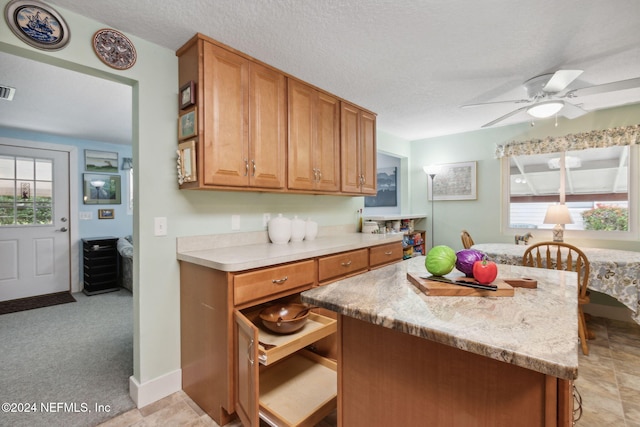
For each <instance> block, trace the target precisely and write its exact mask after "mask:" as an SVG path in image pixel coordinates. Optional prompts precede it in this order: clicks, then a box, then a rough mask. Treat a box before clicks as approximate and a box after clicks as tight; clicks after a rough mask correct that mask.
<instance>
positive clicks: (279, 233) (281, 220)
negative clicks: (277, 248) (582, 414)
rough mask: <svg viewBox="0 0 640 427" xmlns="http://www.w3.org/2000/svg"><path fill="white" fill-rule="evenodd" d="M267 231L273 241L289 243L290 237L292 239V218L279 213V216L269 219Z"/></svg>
mask: <svg viewBox="0 0 640 427" xmlns="http://www.w3.org/2000/svg"><path fill="white" fill-rule="evenodd" d="M267 231H268V233H269V239H270V240H271V243H277V244H284V243H289V239H291V220H290V219H289V218H285V217H283V216H282V214H278V216H277V217H275V218H271V219H270V220H269V224H267Z"/></svg>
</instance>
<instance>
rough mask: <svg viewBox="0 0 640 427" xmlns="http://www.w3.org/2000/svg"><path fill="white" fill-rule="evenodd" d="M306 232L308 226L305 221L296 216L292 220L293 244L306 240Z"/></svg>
mask: <svg viewBox="0 0 640 427" xmlns="http://www.w3.org/2000/svg"><path fill="white" fill-rule="evenodd" d="M305 232H306V224H305V222H304V220H302V219H300V218H298V216H297V215H296V216H294V217H293V219H292V220H291V241H292V242H302V241H303V240H304V235H305Z"/></svg>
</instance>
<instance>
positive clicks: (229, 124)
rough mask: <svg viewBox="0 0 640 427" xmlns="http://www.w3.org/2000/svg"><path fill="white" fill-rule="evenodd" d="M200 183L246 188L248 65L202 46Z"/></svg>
mask: <svg viewBox="0 0 640 427" xmlns="http://www.w3.org/2000/svg"><path fill="white" fill-rule="evenodd" d="M203 71H204V72H203V75H202V82H203V86H204V87H203V93H202V94H203V99H202V100H200V101H201V102H199V105H200V108H201V109H202V111H201V113H200V117H202V119H203V122H204V124H203V127H202V128H201V129H202V135H201V136H200V141H201V143H202V144H203V150H202V154H203V181H204V184H205V185H230V186H246V185H248V182H249V180H248V174H247V172H248V171H247V161H248V158H249V127H248V124H249V123H248V117H249V90H248V88H249V61H248V60H247V59H245V58H243V57H241V56H238V55H236V54H234V53H232V52H229V51H227V50H225V49H222V48H220V47H218V46H215V45H212V44H209V43H204V46H203Z"/></svg>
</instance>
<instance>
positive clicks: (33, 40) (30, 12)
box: [4, 0, 71, 50]
mask: <svg viewBox="0 0 640 427" xmlns="http://www.w3.org/2000/svg"><path fill="white" fill-rule="evenodd" d="M4 12H5V15H4V17H5V20H6V21H7V24H8V25H9V28H11V31H13V33H14V34H15V35H16V36H18V38H19V39H20V40H22V41H23V42H25V43H27V44H28V45H30V46H33V47H35V48H38V49H44V50H59V49H62V48H63V47H65V46H66V45H67V43H69V39H70V37H71V34H70V32H69V28H68V27H67V23H66V22H65V21H64V19H63V18H62V16H61V15H60V14H59V13H58V12H56V10H55V9H53V8H52V7H51V6H49V5H46V4H44V3H40V2H39V1H35V0H12V1H10V2H9V3H7V6H6V7H5V8H4Z"/></svg>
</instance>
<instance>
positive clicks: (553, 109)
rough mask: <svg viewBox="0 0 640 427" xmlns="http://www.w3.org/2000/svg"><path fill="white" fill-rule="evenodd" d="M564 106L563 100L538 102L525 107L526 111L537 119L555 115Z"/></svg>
mask: <svg viewBox="0 0 640 427" xmlns="http://www.w3.org/2000/svg"><path fill="white" fill-rule="evenodd" d="M562 107H564V102H563V101H545V102H538V103H537V104H534V105H532V106H531V107H529V108H528V109H527V113H528V114H529V115H530V116H533V117H535V118H537V119H545V118H547V117H551V116H553V115H555V114H556V113H557V112H558V111H560V110H561V109H562Z"/></svg>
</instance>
